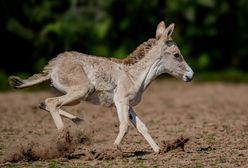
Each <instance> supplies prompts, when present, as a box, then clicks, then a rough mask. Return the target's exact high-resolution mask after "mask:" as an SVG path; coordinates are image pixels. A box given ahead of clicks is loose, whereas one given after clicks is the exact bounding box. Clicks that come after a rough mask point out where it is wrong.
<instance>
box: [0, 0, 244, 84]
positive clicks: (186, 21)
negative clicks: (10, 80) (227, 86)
mask: <svg viewBox="0 0 248 168" xmlns="http://www.w3.org/2000/svg"><path fill="white" fill-rule="evenodd" d="M0 2H1V3H0V5H1V10H0V13H1V15H0V33H1V36H0V37H1V38H0V40H1V45H0V46H1V58H2V61H1V62H0V80H1V81H2V83H1V84H0V88H6V87H7V80H6V79H7V76H8V75H10V74H19V75H24V76H25V74H26V75H30V74H32V73H35V72H38V71H40V70H41V69H42V67H43V66H44V65H45V64H46V63H47V61H48V60H49V59H51V58H53V57H55V56H56V55H57V54H59V53H61V52H63V51H65V50H76V51H80V52H83V53H89V54H94V55H101V56H112V57H118V58H123V57H126V56H127V55H128V53H130V52H131V51H132V50H134V49H135V47H136V46H137V45H139V44H140V43H142V42H143V41H145V40H147V39H148V38H150V37H154V36H155V30H156V26H157V24H158V23H159V22H160V21H161V20H164V21H165V23H166V24H170V23H172V22H174V23H176V29H175V31H174V34H173V38H174V40H175V41H176V42H177V44H178V45H179V46H180V48H181V50H182V53H183V55H184V57H185V59H186V60H187V61H188V62H189V64H190V65H191V66H192V67H193V69H194V70H195V71H196V72H199V73H200V72H208V71H219V70H227V69H232V70H237V71H243V72H247V70H248V57H247V55H248V47H247V45H248V24H247V21H248V20H247V18H248V10H247V6H248V1H247V0H236V1H228V0H218V1H215V0H173V1H171V0H163V1H159V0H132V1H127V0H63V1H61V0H52V1H51V0H25V1H22V0H1V1H0ZM3 60H4V61H3Z"/></svg>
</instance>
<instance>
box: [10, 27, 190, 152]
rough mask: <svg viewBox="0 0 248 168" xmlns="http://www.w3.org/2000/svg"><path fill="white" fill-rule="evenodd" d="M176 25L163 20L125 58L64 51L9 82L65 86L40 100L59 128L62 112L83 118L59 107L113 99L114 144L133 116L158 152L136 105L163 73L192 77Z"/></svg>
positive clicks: (21, 85) (107, 102) (19, 85)
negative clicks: (116, 124) (175, 35)
mask: <svg viewBox="0 0 248 168" xmlns="http://www.w3.org/2000/svg"><path fill="white" fill-rule="evenodd" d="M173 30H174V24H171V25H169V26H168V27H167V28H166V27H165V24H164V22H160V23H159V24H158V26H157V30H156V38H151V39H149V40H148V41H146V42H144V43H142V44H141V45H140V46H139V47H137V49H136V50H135V51H134V52H132V53H131V54H130V55H129V56H128V57H127V58H125V59H114V58H103V57H96V56H89V55H86V54H82V53H78V52H64V53H62V54H59V55H58V56H57V57H56V58H54V59H52V60H51V61H49V63H48V65H47V66H45V67H44V70H43V71H42V73H39V74H35V75H33V76H31V77H30V78H28V79H25V80H23V79H21V78H19V77H17V76H10V77H9V82H10V85H11V86H12V87H14V88H25V87H29V86H32V85H35V84H38V83H41V82H43V81H46V80H50V81H51V85H52V86H53V87H55V88H56V89H58V90H59V91H61V92H63V93H64V95H63V96H60V97H53V98H48V99H46V100H45V101H43V102H42V103H41V104H40V108H42V109H44V110H46V111H48V112H50V113H51V115H52V118H53V120H54V122H55V124H56V126H57V128H58V129H62V128H63V126H64V125H63V122H62V119H61V115H62V116H64V117H66V118H69V119H71V120H72V121H73V122H74V123H79V122H80V120H81V119H80V118H78V117H76V116H74V115H72V114H70V113H67V112H65V111H63V110H61V107H62V106H63V105H69V104H71V103H75V102H76V103H79V102H80V100H86V101H90V102H93V103H95V104H101V105H105V106H111V105H115V106H116V109H117V114H118V119H119V122H120V126H119V133H118V136H117V138H116V140H115V142H114V144H115V145H117V146H118V145H120V143H121V141H122V139H123V137H124V135H125V134H126V133H127V131H128V126H129V120H131V122H132V124H133V125H134V126H135V127H136V128H137V130H138V131H139V132H140V133H141V134H142V135H143V136H144V138H145V139H146V140H147V142H148V143H149V144H150V146H151V147H152V149H153V150H154V151H155V152H159V147H158V145H157V144H156V143H155V141H154V140H153V139H152V137H151V136H150V134H149V133H148V129H147V128H146V126H145V124H144V123H143V122H142V121H141V120H140V118H139V117H138V116H137V115H136V113H135V112H134V109H133V106H135V105H137V104H138V103H139V102H140V101H141V97H142V94H143V92H144V91H145V89H146V88H147V86H148V85H149V84H150V83H151V82H152V81H153V80H154V79H155V78H156V77H157V76H159V75H160V74H162V73H168V74H171V75H173V76H175V77H179V78H181V79H182V80H184V81H186V82H188V81H191V80H192V77H193V71H192V69H191V68H190V67H189V65H188V64H187V63H186V62H185V60H184V58H183V56H182V55H181V53H180V50H179V49H178V47H177V45H176V44H175V42H174V41H173V40H172V38H171V34H172V32H173Z"/></svg>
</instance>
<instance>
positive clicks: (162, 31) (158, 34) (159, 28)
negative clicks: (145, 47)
mask: <svg viewBox="0 0 248 168" xmlns="http://www.w3.org/2000/svg"><path fill="white" fill-rule="evenodd" d="M165 30H166V29H165V24H164V21H161V22H160V23H159V24H158V26H157V30H156V39H157V40H159V39H160V38H161V37H163V36H164V35H165Z"/></svg>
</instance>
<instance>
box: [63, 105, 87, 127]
mask: <svg viewBox="0 0 248 168" xmlns="http://www.w3.org/2000/svg"><path fill="white" fill-rule="evenodd" d="M59 114H60V115H61V116H63V117H65V118H68V119H70V120H71V121H72V122H74V123H75V124H79V123H81V122H82V121H83V119H81V118H79V117H77V116H74V115H72V114H70V113H67V112H66V111H64V110H61V109H59Z"/></svg>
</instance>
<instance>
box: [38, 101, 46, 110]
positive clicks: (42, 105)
mask: <svg viewBox="0 0 248 168" xmlns="http://www.w3.org/2000/svg"><path fill="white" fill-rule="evenodd" d="M39 108H40V109H43V110H46V103H45V102H41V103H40V104H39Z"/></svg>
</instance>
